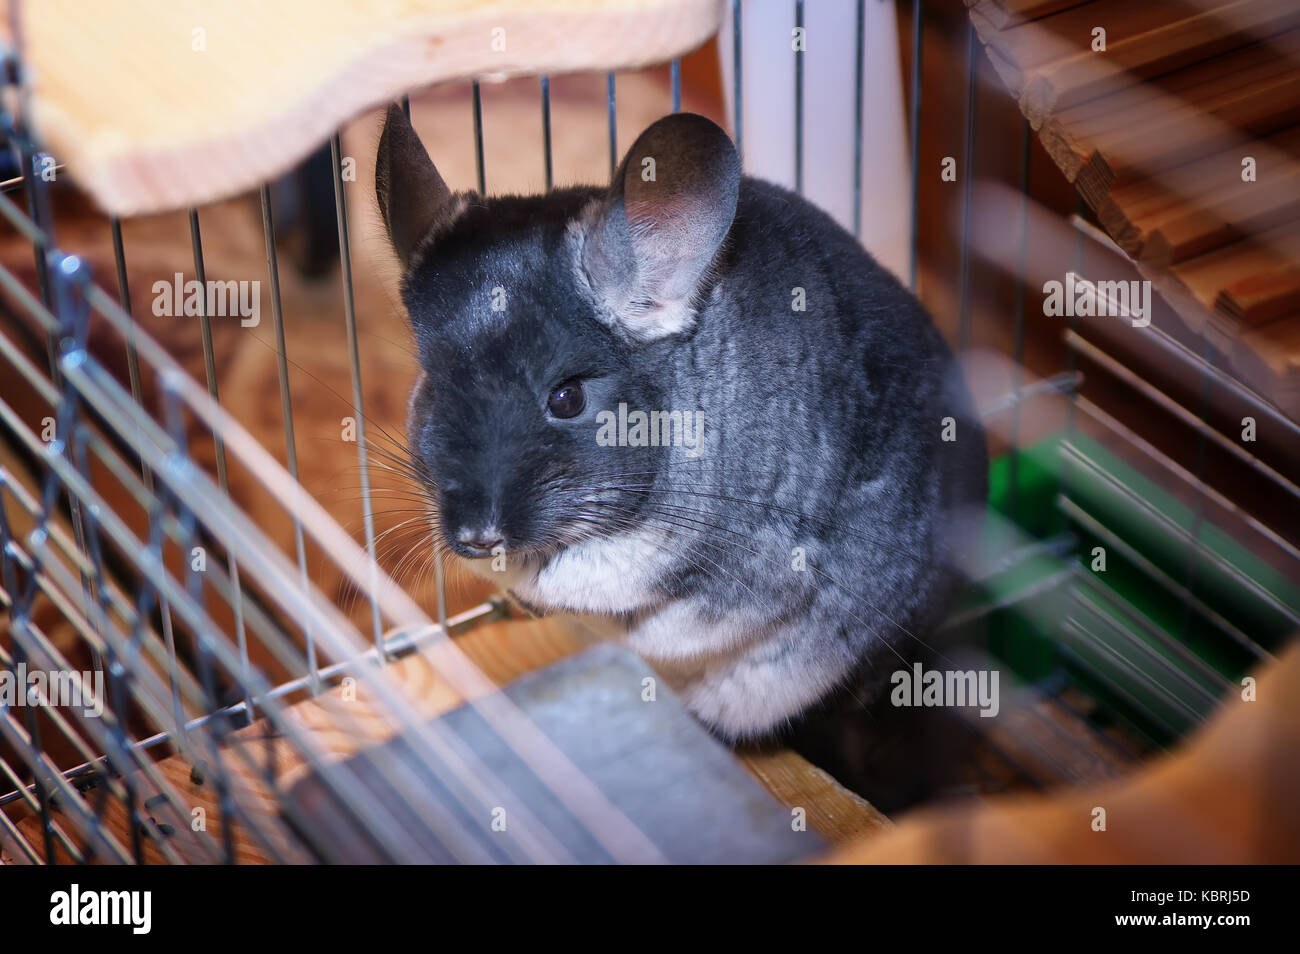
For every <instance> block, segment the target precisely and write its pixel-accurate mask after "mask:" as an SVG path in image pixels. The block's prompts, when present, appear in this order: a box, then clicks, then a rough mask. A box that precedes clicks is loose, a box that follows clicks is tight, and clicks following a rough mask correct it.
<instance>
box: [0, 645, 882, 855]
mask: <svg viewBox="0 0 1300 954" xmlns="http://www.w3.org/2000/svg"><path fill="white" fill-rule="evenodd" d="M456 642H457V644H458V645H459V646H460V648H461V649H463V650H464V651H465V653H466V655H468V656H469V657H470V658H471V659H472V660H473V661H474V662H475V664H477V665H478V666H479V667H480V668H481V669H482V670H483V672H484V673H485V674H486V675H487V676H488V677H489V678H490V679H491V680H492V681H494V682H497V683H508V682H510V681H512V680H513V679H515V678H517V677H518V676H520V675H522V674H524V673H525V672H528V671H530V670H534V669H540V668H542V667H544V666H546V665H549V664H550V663H553V662H555V661H557V660H559V659H562V658H564V657H565V656H568V655H570V654H571V653H574V652H576V651H578V650H579V649H581V648H583V646H584V643H583V641H582V640H581V639H580V638H579V637H576V636H575V635H574V631H573V630H572V629H571V628H570V627H568V626H565V625H563V624H561V623H559V622H557V621H554V620H507V621H499V622H494V623H487V624H484V625H481V626H479V627H476V628H474V629H471V630H469V631H468V632H466V633H465V634H463V635H462V636H459V637H457V638H456ZM392 674H393V676H394V678H396V679H397V681H398V682H399V683H400V684H401V685H402V686H403V687H405V689H406V690H407V694H408V698H409V699H411V700H413V701H415V702H416V703H417V704H418V707H419V711H420V713H421V714H422V715H425V716H427V717H429V718H433V717H435V716H438V715H441V714H443V713H445V712H448V711H449V710H451V709H452V708H454V707H455V706H457V705H459V704H460V703H461V701H462V700H461V699H460V698H459V697H458V696H457V695H456V694H455V693H454V692H452V691H451V689H450V688H449V687H448V686H447V684H446V683H445V682H444V681H442V680H440V679H438V678H437V677H436V676H435V675H434V672H433V670H432V669H431V667H430V666H429V663H428V661H427V660H426V659H425V657H423V656H422V655H420V654H416V655H413V656H410V657H408V658H406V659H405V660H403V661H401V662H399V663H396V664H394V665H393V667H392ZM292 711H293V719H294V722H295V723H296V724H297V725H298V726H300V727H301V728H302V729H304V730H305V731H307V732H309V733H311V735H312V737H313V739H314V740H315V741H316V742H317V743H319V744H320V745H321V746H322V747H323V748H324V749H325V750H326V751H327V752H328V754H329V758H330V759H331V760H342V759H345V758H347V757H349V756H351V755H353V754H355V753H356V752H358V751H360V750H361V749H363V748H365V747H367V746H369V745H371V744H374V743H376V742H380V741H383V740H385V739H386V738H388V737H389V736H388V733H387V731H386V728H385V723H384V720H383V719H382V718H380V716H379V714H378V713H377V712H376V711H375V710H373V709H372V708H371V707H370V706H368V705H367V702H366V700H365V699H364V697H362V696H358V698H357V699H356V700H355V701H346V702H345V701H344V700H343V699H342V698H341V695H340V692H339V690H337V689H335V690H331V691H329V692H326V693H324V694H322V695H321V696H319V697H317V698H315V699H312V700H309V701H305V702H302V703H299V704H298V705H297V706H295V707H294V708H293V710H292ZM238 734H239V736H240V738H241V740H242V741H243V742H245V743H248V744H247V745H244V746H242V748H243V749H244V750H245V751H246V752H248V753H250V754H253V755H255V756H256V757H257V758H258V760H259V762H260V763H262V764H266V763H267V762H269V763H271V764H274V766H275V775H276V778H277V780H279V782H280V784H281V785H282V786H283V787H284V788H286V789H287V788H288V787H290V786H292V785H293V783H294V782H295V781H296V780H298V779H301V778H302V777H303V776H304V775H305V774H306V772H307V767H306V765H305V764H304V762H303V759H302V757H301V754H300V752H299V751H298V750H297V749H296V748H294V747H293V746H292V745H291V744H290V743H289V742H288V741H286V740H285V739H284V738H283V737H281V736H279V735H276V734H274V733H271V732H269V731H268V729H267V726H266V725H265V723H264V722H258V723H255V724H253V725H251V726H248V727H247V728H245V729H242V730H240V732H239V733H238ZM231 761H232V768H237V766H238V764H239V763H238V762H237V761H236V760H234V759H232V760H231ZM740 761H741V764H742V765H743V766H744V767H745V768H746V769H747V770H748V771H749V773H750V774H751V775H752V776H753V777H754V778H755V779H756V780H757V781H758V782H759V783H760V785H761V786H762V787H763V788H765V789H766V790H767V791H768V792H770V793H771V794H772V795H773V796H774V797H775V798H776V799H777V800H778V801H779V802H782V803H784V804H785V805H787V806H789V807H791V808H794V807H800V808H803V809H804V810H805V812H806V816H807V824H808V829H809V830H811V831H814V832H816V833H818V834H820V835H821V836H822V837H823V838H824V839H825V840H826V841H827V842H829V843H831V844H832V845H843V844H847V843H849V842H851V841H853V842H857V841H860V840H862V839H864V838H868V837H870V836H872V835H874V834H877V833H880V832H883V831H887V830H889V829H890V828H891V827H892V824H891V822H890V821H889V820H888V819H886V818H885V817H884V816H883V815H881V814H880V813H879V812H877V811H876V810H875V809H873V808H872V807H871V806H870V805H869V804H867V803H866V802H865V801H863V800H862V799H861V798H859V797H858V796H856V795H854V794H853V793H851V792H849V791H847V790H846V789H844V788H842V787H840V786H839V785H838V784H837V783H836V782H835V781H834V780H833V779H832V778H831V777H830V776H828V775H827V774H826V773H825V772H822V771H821V770H820V769H817V768H816V767H814V766H812V765H810V764H809V763H807V762H806V761H804V760H803V759H802V758H800V757H799V756H798V755H797V754H795V753H794V752H791V751H789V750H778V751H772V752H766V753H762V754H747V755H744V756H742V757H740ZM158 769H159V771H160V772H161V773H162V774H163V776H164V777H165V778H166V780H167V782H168V783H170V785H171V786H172V788H174V789H175V791H176V792H177V794H178V796H179V798H180V799H181V801H182V802H183V803H184V805H185V806H187V807H188V808H189V809H190V810H191V811H192V810H193V809H194V808H202V809H203V811H204V814H205V816H206V824H207V828H206V832H207V836H206V837H205V838H202V839H200V838H199V837H196V836H195V835H194V834H193V833H192V832H191V831H190V821H189V819H187V818H182V817H180V816H179V815H178V814H177V813H176V811H175V810H174V809H172V808H170V807H169V806H168V805H167V804H165V803H164V802H163V801H162V800H161V799H158V798H157V790H156V789H148V788H147V787H146V788H145V789H143V790H142V791H141V793H140V798H141V799H142V800H143V801H145V802H146V804H147V805H150V806H156V808H154V813H155V814H154V816H153V817H154V822H153V823H152V824H150V825H149V826H147V827H148V829H149V830H148V832H147V837H146V838H145V842H144V844H145V857H146V860H147V861H148V862H150V863H162V862H166V861H169V860H170V861H178V860H179V861H185V862H190V863H212V862H215V861H217V860H219V859H217V858H214V857H213V856H212V854H211V846H212V845H220V844H221V838H222V832H221V823H222V816H221V812H220V810H219V804H218V793H217V792H216V791H215V790H214V785H213V780H212V779H211V778H205V777H203V776H202V774H201V773H200V774H198V775H196V774H195V773H193V772H192V770H191V766H190V764H189V763H188V762H187V761H185V760H183V759H181V758H179V757H175V756H173V757H170V758H167V759H164V760H163V761H161V762H160V763H158ZM234 777H235V782H236V784H237V786H238V787H239V791H238V792H237V793H236V801H237V802H238V804H239V805H240V806H241V808H242V809H243V810H244V811H246V812H249V813H251V814H252V815H254V816H255V817H256V819H257V821H258V823H259V828H260V829H263V830H265V831H269V832H271V833H272V835H273V838H272V839H271V845H269V846H268V844H267V843H266V842H265V841H264V840H262V839H259V838H255V837H253V836H251V834H250V833H249V831H248V830H247V828H246V827H244V826H239V825H235V826H233V828H232V836H233V840H234V845H235V854H236V858H237V860H238V861H239V863H241V864H266V863H269V862H272V861H276V860H279V861H289V862H307V861H310V860H311V855H310V853H309V852H308V850H307V849H306V847H305V846H304V845H302V844H301V843H300V841H299V840H298V839H297V838H296V837H295V835H294V834H293V832H292V831H291V830H290V829H289V828H288V827H287V826H286V825H284V824H283V823H282V822H281V821H280V818H279V805H278V801H277V799H276V797H275V796H274V795H273V794H272V792H271V791H270V790H269V789H268V788H267V786H266V785H265V784H264V783H263V782H262V781H261V779H260V778H258V776H257V774H256V773H255V772H253V771H251V770H239V771H235V773H234ZM56 824H59V825H61V826H62V827H63V829H64V830H65V831H67V832H69V833H70V834H71V833H73V832H75V831H76V829H75V826H73V825H72V823H71V822H70V821H69V820H68V819H66V818H58V817H57V814H56ZM105 825H106V827H107V829H108V830H109V831H110V832H111V833H112V834H113V836H114V837H115V838H116V839H117V841H118V842H119V843H120V844H121V845H123V846H130V844H131V835H130V830H129V827H128V817H127V812H126V811H125V809H124V807H123V806H122V805H121V803H119V802H114V801H110V802H109V810H108V811H107V813H106V816H105ZM19 829H20V830H21V831H22V832H23V833H24V835H25V836H26V837H27V838H28V840H29V841H31V843H32V844H33V845H35V846H37V848H38V849H39V848H40V846H41V842H42V838H41V834H40V832H41V829H40V820H39V818H37V817H36V816H28V817H26V818H24V819H22V820H21V821H20V822H19ZM74 840H78V839H74ZM2 843H3V839H0V845H2ZM16 860H18V857H17V855H16V854H15V852H14V851H13V850H12V849H8V850H6V851H5V852H4V854H3V855H2V856H0V861H4V862H8V863H12V862H14V861H16ZM58 860H59V861H60V862H68V861H71V860H72V859H71V858H69V857H66V856H65V855H64V854H63V853H62V852H60V853H59V855H58Z"/></svg>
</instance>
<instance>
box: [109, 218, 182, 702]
mask: <svg viewBox="0 0 1300 954" xmlns="http://www.w3.org/2000/svg"><path fill="white" fill-rule="evenodd" d="M110 221H111V225H112V231H113V262H114V265H115V266H116V270H117V294H118V298H119V299H120V300H121V302H122V310H123V311H124V312H126V314H127V316H128V317H130V318H131V322H132V323H131V328H130V331H129V332H128V334H127V335H126V366H127V374H128V376H129V378H130V382H131V397H132V398H133V399H134V400H135V403H136V404H138V405H139V406H141V407H144V389H143V385H142V383H141V379H140V353H139V349H137V348H136V345H135V332H136V325H135V313H134V312H133V311H132V310H131V284H130V281H129V279H128V277H127V271H126V250H125V248H124V246H123V243H122V221H121V219H119V218H117V217H116V216H114V217H113V218H112V219H111V220H110ZM140 480H141V481H142V482H143V483H144V486H145V489H146V490H147V491H148V492H149V494H150V495H151V496H155V498H156V492H155V488H154V478H153V471H151V470H150V469H149V467H148V465H147V464H145V462H144V459H143V458H141V460H140ZM158 612H159V615H160V616H161V617H162V629H163V638H164V640H165V641H166V644H167V646H169V647H174V646H175V645H176V634H175V631H174V629H173V623H172V608H171V604H170V603H169V602H168V601H167V597H166V596H165V595H163V594H161V593H159V594H158ZM177 701H178V702H179V699H178V700H177Z"/></svg>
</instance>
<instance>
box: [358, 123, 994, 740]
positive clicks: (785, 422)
mask: <svg viewBox="0 0 1300 954" xmlns="http://www.w3.org/2000/svg"><path fill="white" fill-rule="evenodd" d="M647 160H650V161H649V163H647ZM647 174H648V175H649V178H647ZM378 175H379V180H378V193H379V201H380V207H381V210H382V211H383V214H384V216H385V220H386V223H387V225H388V227H389V232H390V235H391V236H392V239H393V243H394V246H395V248H396V250H397V252H398V254H399V256H400V257H401V258H402V259H403V262H404V264H405V266H406V268H407V271H406V274H405V277H404V280H403V285H402V290H403V300H404V302H405V304H406V307H407V309H408V310H409V312H410V316H411V320H412V323H413V327H414V329H415V336H416V340H417V342H418V345H419V355H420V362H421V366H422V368H423V372H424V373H423V375H422V377H421V382H420V384H419V385H418V386H417V389H416V391H415V393H414V394H413V395H412V402H411V417H410V421H409V427H408V431H409V433H408V438H409V443H410V446H411V450H412V454H413V456H414V458H415V459H416V461H417V462H418V465H419V467H420V471H421V473H422V475H423V476H424V478H425V479H426V480H427V481H428V483H429V484H430V485H431V492H432V493H433V494H434V497H435V500H436V502H437V510H438V517H437V519H438V523H439V524H440V531H441V534H442V535H443V537H444V539H445V541H446V544H447V545H448V546H449V547H450V548H451V549H452V550H454V551H455V552H457V553H458V554H459V555H461V556H463V557H467V558H469V559H470V560H471V562H472V563H473V564H475V566H476V568H477V569H479V570H480V571H482V572H484V573H485V574H486V575H487V576H488V577H490V578H493V579H496V580H498V581H499V582H500V583H501V584H502V586H503V587H504V588H506V589H507V590H508V591H509V592H510V593H511V594H512V595H514V596H515V597H516V598H517V599H518V600H520V601H521V602H522V603H524V604H525V605H526V606H528V607H530V608H533V609H535V610H539V611H570V612H578V613H592V614H600V615H601V616H604V617H607V618H611V619H614V620H616V621H617V622H618V624H619V627H620V629H621V630H622V631H623V632H625V634H626V639H627V642H628V644H629V645H630V646H631V647H632V648H634V649H635V650H636V651H637V652H638V653H640V654H641V655H642V656H643V657H644V658H645V659H646V660H647V661H648V662H650V663H651V665H652V666H653V667H654V668H655V669H656V670H657V671H658V672H659V673H660V674H661V675H662V677H663V678H664V679H665V680H666V681H667V682H668V683H669V684H670V685H672V686H673V687H674V688H675V689H676V690H677V691H678V692H679V693H680V694H681V695H682V697H683V698H684V699H685V701H686V703H687V704H688V706H689V707H690V708H691V710H692V711H693V712H694V713H695V714H696V715H697V716H698V717H699V718H700V719H702V720H703V721H704V722H705V723H707V724H708V725H709V726H711V727H712V728H713V729H714V730H715V731H717V732H718V733H719V734H721V735H723V736H725V737H728V738H731V739H742V738H752V737H760V736H764V735H767V734H770V733H772V732H773V731H775V730H779V729H781V728H782V727H784V726H786V725H787V724H789V723H790V722H791V721H792V720H796V719H797V718H798V717H799V716H800V715H801V714H803V713H805V712H806V711H807V710H809V709H810V707H814V705H815V704H817V703H819V702H824V700H826V699H827V698H828V697H829V696H831V695H832V694H833V693H834V691H835V690H836V689H837V688H840V687H845V688H846V689H848V690H852V691H854V692H874V693H875V694H876V695H877V696H878V695H879V690H880V686H881V685H882V684H884V683H885V682H886V677H887V675H888V673H890V672H892V671H894V670H898V669H904V668H909V667H910V666H911V663H912V661H913V660H914V659H916V658H918V657H917V653H918V651H919V650H920V648H921V646H922V644H923V643H925V642H926V641H927V639H928V638H929V636H930V634H931V632H932V630H933V629H934V626H935V625H936V623H937V622H938V621H939V620H940V619H941V618H942V616H943V614H944V612H945V610H946V606H947V601H948V598H949V596H950V593H951V590H952V585H953V581H954V580H955V578H956V575H955V571H954V570H953V569H952V568H951V560H952V555H953V554H952V551H953V548H954V546H956V545H957V544H956V543H955V541H954V539H953V534H952V530H953V529H954V528H955V527H956V526H958V525H959V524H960V523H961V520H960V519H959V512H960V511H961V510H962V508H964V507H972V506H978V505H980V504H982V501H983V498H984V492H985V479H986V478H985V474H986V456H985V447H984V437H983V434H982V432H981V431H980V429H979V426H978V424H977V423H975V422H974V419H973V415H972V413H971V406H970V401H969V398H968V397H967V395H966V392H965V388H964V386H963V385H962V383H961V377H960V374H959V373H958V371H957V369H956V366H955V363H954V360H953V358H952V356H951V354H950V352H949V350H948V348H947V347H946V345H945V344H944V342H943V340H942V338H941V336H940V335H939V333H938V332H937V331H936V330H935V328H934V326H933V325H932V323H931V321H930V319H929V317H928V316H927V315H926V313H925V311H924V310H923V308H922V307H921V305H920V304H919V303H918V302H917V301H916V299H915V298H913V297H912V296H911V295H910V294H909V293H908V292H907V291H905V290H904V289H903V288H902V286H901V285H899V283H898V282H897V281H896V280H895V279H894V278H893V277H892V276H891V275H890V274H889V273H887V272H886V271H885V270H884V269H883V268H881V267H880V266H879V265H878V264H876V263H875V262H874V261H873V260H872V259H871V258H870V257H869V256H868V255H867V254H866V253H865V252H864V251H863V250H862V249H861V247H860V246H859V245H858V244H857V243H856V242H855V241H854V239H853V238H852V237H851V236H850V235H848V234H847V233H845V232H844V230H843V229H841V228H840V227H839V226H838V225H836V224H835V223H834V222H833V221H832V220H831V219H830V218H829V217H828V216H826V215H825V214H823V213H821V212H820V211H818V210H817V209H815V208H814V207H813V206H811V205H810V204H809V203H807V202H805V201H803V200H802V199H800V198H799V197H797V196H795V195H793V194H792V193H790V192H788V191H786V190H784V189H782V188H779V187H777V186H774V185H770V184H767V183H764V182H760V181H756V180H752V179H748V178H741V176H740V174H739V163H738V161H737V160H736V156H735V153H734V150H733V149H732V148H731V145H730V142H729V141H728V140H727V139H726V137H725V134H723V133H722V132H721V130H719V129H718V128H717V127H716V126H713V124H712V123H709V122H708V121H707V120H704V119H702V118H700V117H696V116H689V115H682V114H679V115H676V116H673V117H669V118H667V119H664V120H661V121H660V122H658V123H656V124H655V125H654V126H652V127H651V128H650V129H649V130H647V132H646V133H644V134H643V135H642V136H641V138H640V139H638V141H637V143H636V144H635V145H634V146H633V147H632V149H631V150H630V151H629V154H628V157H627V159H625V161H624V164H623V167H622V168H621V169H620V170H619V172H618V174H617V175H616V176H615V180H614V185H613V186H612V187H611V188H608V189H594V188H592V189H573V190H563V191H559V192H555V193H552V194H550V195H548V196H541V197H535V198H519V197H507V198H493V199H486V200H485V199H482V198H479V197H476V196H463V195H453V194H451V193H450V192H449V191H448V190H447V189H446V186H445V185H444V184H443V183H442V180H441V178H440V177H438V175H437V172H436V171H435V170H434V168H433V166H432V164H431V163H429V161H428V158H427V156H425V155H424V152H423V149H422V147H420V145H419V143H418V140H416V139H415V137H414V135H413V133H411V131H410V128H409V126H408V125H407V124H406V120H405V118H404V117H403V116H402V115H401V113H400V111H397V110H390V113H389V119H388V124H387V126H386V129H385V133H384V137H383V140H382V141H381V143H380V157H379V173H378ZM733 212H734V214H733ZM575 409H576V410H575ZM637 411H640V412H643V413H644V414H645V415H646V416H647V418H649V417H650V416H651V415H652V413H653V412H661V413H660V414H659V416H657V417H654V418H653V420H654V421H655V422H656V426H655V427H653V428H652V430H653V431H654V436H655V437H656V438H660V439H658V440H651V439H649V437H648V435H647V433H646V431H645V430H644V429H643V430H642V431H640V432H638V431H637V430H636V428H635V422H636V420H637V418H636V416H635V413H634V412H637ZM665 421H667V422H669V423H668V424H667V425H665V423H664V422H665ZM675 423H682V424H685V425H688V426H685V427H680V426H679V427H674V426H673V425H674V424H675ZM945 438H947V439H945ZM665 443H666V444H667V445H668V446H663V445H664V444H665ZM641 444H645V445H647V446H640V445H641ZM656 444H657V445H658V446H655V445H656ZM494 557H495V558H496V559H494ZM494 564H495V565H494ZM886 688H887V687H886Z"/></svg>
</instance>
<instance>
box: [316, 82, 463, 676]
mask: <svg viewBox="0 0 1300 954" xmlns="http://www.w3.org/2000/svg"><path fill="white" fill-rule="evenodd" d="M474 90H475V106H476V109H475V114H476V115H477V113H478V110H477V105H478V96H477V92H478V84H477V83H475V84H474ZM330 153H331V154H332V156H333V159H334V210H335V213H336V214H337V215H338V229H339V261H340V263H341V264H342V266H343V315H344V319H345V321H346V323H347V328H348V351H349V355H350V358H351V370H352V404H353V407H354V408H355V410H356V412H357V460H358V462H359V463H360V465H361V506H362V514H363V517H364V520H365V526H366V556H367V557H368V558H369V564H370V616H371V624H372V626H373V628H374V637H375V647H376V649H377V650H378V651H379V657H380V658H381V659H382V658H384V629H383V621H382V620H381V619H380V616H379V597H378V594H379V564H378V562H377V561H376V559H375V515H374V507H373V505H372V503H371V499H370V451H369V447H368V445H367V443H366V411H365V398H364V396H363V395H362V391H361V352H360V347H359V346H358V344H357V315H356V304H355V301H354V299H353V294H352V249H351V245H350V243H349V241H348V206H347V199H346V197H345V196H344V194H343V146H342V143H341V142H340V140H339V136H338V134H337V133H336V134H335V135H334V136H333V137H332V138H331V139H330ZM479 155H480V161H479V170H480V173H479V174H480V179H481V178H482V169H483V163H482V159H481V157H482V140H481V139H480V152H479ZM480 185H481V184H480Z"/></svg>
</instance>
